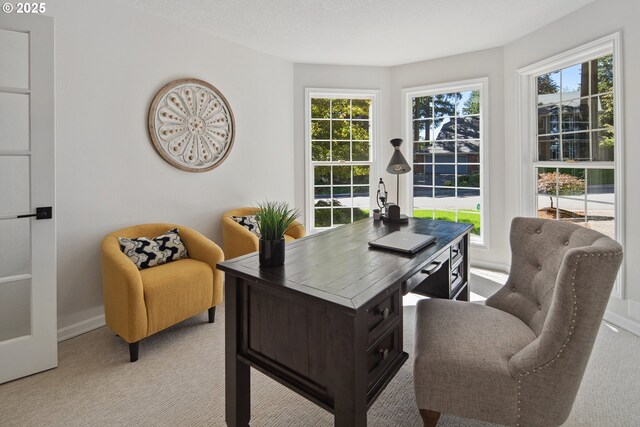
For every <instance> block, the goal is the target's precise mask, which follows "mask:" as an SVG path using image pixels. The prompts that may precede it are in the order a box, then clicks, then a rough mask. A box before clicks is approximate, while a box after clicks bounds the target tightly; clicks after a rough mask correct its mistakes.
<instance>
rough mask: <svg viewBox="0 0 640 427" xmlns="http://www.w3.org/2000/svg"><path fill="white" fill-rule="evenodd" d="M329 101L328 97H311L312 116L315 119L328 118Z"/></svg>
mask: <svg viewBox="0 0 640 427" xmlns="http://www.w3.org/2000/svg"><path fill="white" fill-rule="evenodd" d="M329 102H330V101H329V99H326V98H313V99H311V117H312V118H314V119H328V118H329Z"/></svg>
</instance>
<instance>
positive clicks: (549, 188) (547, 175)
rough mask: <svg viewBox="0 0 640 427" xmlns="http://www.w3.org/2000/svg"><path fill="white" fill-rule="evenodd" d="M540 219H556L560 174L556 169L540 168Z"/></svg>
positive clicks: (538, 201)
mask: <svg viewBox="0 0 640 427" xmlns="http://www.w3.org/2000/svg"><path fill="white" fill-rule="evenodd" d="M537 172H538V200H537V205H538V218H549V219H555V218H556V215H557V213H556V206H558V173H557V170H556V169H555V168H538V170H537Z"/></svg>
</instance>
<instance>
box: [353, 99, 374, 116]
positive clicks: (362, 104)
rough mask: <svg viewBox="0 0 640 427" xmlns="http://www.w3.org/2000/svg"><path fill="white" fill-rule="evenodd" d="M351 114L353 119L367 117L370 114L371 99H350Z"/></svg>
mask: <svg viewBox="0 0 640 427" xmlns="http://www.w3.org/2000/svg"><path fill="white" fill-rule="evenodd" d="M351 114H352V115H353V118H354V119H368V118H369V117H370V116H371V100H369V99H352V100H351Z"/></svg>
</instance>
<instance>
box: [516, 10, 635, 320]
mask: <svg viewBox="0 0 640 427" xmlns="http://www.w3.org/2000/svg"><path fill="white" fill-rule="evenodd" d="M639 18H640V2H639V1H637V0H597V1H596V2H594V3H591V4H589V5H587V6H585V7H583V8H581V9H579V10H577V11H576V12H574V13H572V14H570V15H568V16H566V17H563V18H561V19H559V20H557V21H555V22H553V23H551V24H550V25H547V26H546V27H544V28H542V29H540V30H538V31H535V32H533V33H531V34H529V35H527V36H525V37H523V38H521V39H519V40H517V41H515V42H513V43H510V44H508V45H507V46H505V48H504V76H505V81H504V87H505V98H504V99H505V116H504V117H505V119H504V123H505V141H514V142H515V141H517V140H518V135H517V131H516V123H517V119H518V118H517V115H516V114H517V110H516V80H515V79H516V70H517V69H518V68H521V67H524V66H527V65H529V64H532V63H536V62H538V61H540V60H542V59H545V58H548V57H551V56H554V55H556V54H558V53H562V52H564V51H567V50H569V49H571V48H574V47H577V46H580V45H582V44H585V43H587V42H590V41H592V40H595V39H598V38H600V37H603V36H606V35H609V34H612V33H614V32H616V31H621V32H622V63H623V74H624V75H623V88H624V94H623V95H624V117H623V118H624V140H625V145H624V151H625V156H624V160H623V163H625V184H626V197H625V217H626V233H625V236H624V237H625V239H624V240H625V259H626V281H625V284H624V285H623V286H625V285H626V296H627V298H628V299H627V300H620V299H618V298H615V297H612V298H611V301H610V303H609V310H610V311H611V312H612V313H614V316H611V317H610V320H612V321H617V322H618V323H624V324H621V325H620V326H623V327H626V328H629V329H635V331H636V333H640V323H631V321H630V319H631V318H633V317H635V321H640V303H639V302H640V268H639V267H638V263H637V262H636V260H637V259H640V222H638V221H637V218H638V212H640V194H639V193H638V190H637V188H636V186H637V183H638V182H640V169H639V168H638V167H637V166H636V165H635V164H634V163H635V159H638V158H640V144H638V141H640V121H639V120H638V119H637V117H638V116H639V115H640V107H639V106H638V103H637V98H638V96H640V79H638V78H637V74H638V70H639V69H640V27H639V26H638V19H639ZM504 149H505V156H506V157H505V158H506V163H505V166H506V174H505V183H506V187H505V192H506V194H508V195H512V196H513V197H508V198H507V199H506V201H507V203H506V204H505V206H504V207H505V210H506V212H507V220H509V219H510V218H511V217H513V216H515V215H517V214H518V212H517V206H516V204H515V200H516V197H515V195H516V194H517V193H518V191H520V189H519V188H517V179H516V178H517V169H516V165H517V164H518V162H520V159H519V158H518V157H517V152H516V146H515V145H514V144H505V147H504ZM615 314H617V315H618V316H621V317H622V318H621V319H620V318H618V317H617V316H615Z"/></svg>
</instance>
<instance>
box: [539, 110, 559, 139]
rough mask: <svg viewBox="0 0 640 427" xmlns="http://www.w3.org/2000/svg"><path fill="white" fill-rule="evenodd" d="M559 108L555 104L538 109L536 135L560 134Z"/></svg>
mask: <svg viewBox="0 0 640 427" xmlns="http://www.w3.org/2000/svg"><path fill="white" fill-rule="evenodd" d="M559 111H560V108H559V107H558V105H556V104H550V105H545V106H543V107H539V108H538V135H545V134H549V133H558V132H560V114H559Z"/></svg>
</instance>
